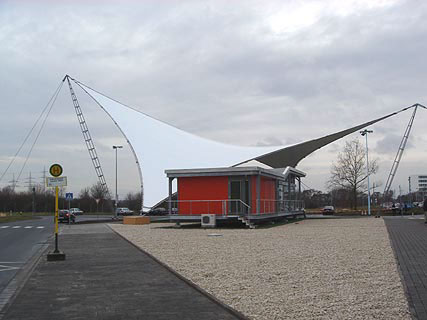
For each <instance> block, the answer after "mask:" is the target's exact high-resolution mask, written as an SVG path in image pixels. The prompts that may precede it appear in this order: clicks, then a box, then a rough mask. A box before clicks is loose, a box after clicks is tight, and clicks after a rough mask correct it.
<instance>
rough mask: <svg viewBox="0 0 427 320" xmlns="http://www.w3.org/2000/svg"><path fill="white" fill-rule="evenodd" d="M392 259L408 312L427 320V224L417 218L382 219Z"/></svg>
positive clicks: (420, 218) (421, 218)
mask: <svg viewBox="0 0 427 320" xmlns="http://www.w3.org/2000/svg"><path fill="white" fill-rule="evenodd" d="M384 221H385V224H386V226H387V230H388V232H389V235H390V239H391V243H392V247H393V250H394V253H395V255H396V258H397V261H398V264H399V268H400V272H401V277H402V281H403V283H404V287H405V293H406V295H407V298H408V304H409V309H410V310H411V313H412V315H413V316H414V318H415V319H420V320H421V319H427V224H424V219H423V217H421V216H416V217H404V218H401V217H393V218H384Z"/></svg>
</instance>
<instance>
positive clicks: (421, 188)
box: [409, 174, 427, 192]
mask: <svg viewBox="0 0 427 320" xmlns="http://www.w3.org/2000/svg"><path fill="white" fill-rule="evenodd" d="M409 183H410V189H411V190H410V191H411V192H426V191H427V174H420V175H411V176H409Z"/></svg>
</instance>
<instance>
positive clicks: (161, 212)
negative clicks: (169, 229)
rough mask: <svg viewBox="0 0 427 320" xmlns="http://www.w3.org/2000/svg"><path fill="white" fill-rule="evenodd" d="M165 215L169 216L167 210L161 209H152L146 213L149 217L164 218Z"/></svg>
mask: <svg viewBox="0 0 427 320" xmlns="http://www.w3.org/2000/svg"><path fill="white" fill-rule="evenodd" d="M167 214H169V212H168V210H166V209H165V208H162V207H158V208H154V209H152V210H150V211H149V213H148V215H150V216H165V215H167Z"/></svg>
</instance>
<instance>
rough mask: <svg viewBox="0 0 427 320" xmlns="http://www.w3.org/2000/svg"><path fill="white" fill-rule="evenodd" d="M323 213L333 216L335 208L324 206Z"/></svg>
mask: <svg viewBox="0 0 427 320" xmlns="http://www.w3.org/2000/svg"><path fill="white" fill-rule="evenodd" d="M322 212H323V213H326V214H333V213H335V208H334V206H324V207H323V209H322Z"/></svg>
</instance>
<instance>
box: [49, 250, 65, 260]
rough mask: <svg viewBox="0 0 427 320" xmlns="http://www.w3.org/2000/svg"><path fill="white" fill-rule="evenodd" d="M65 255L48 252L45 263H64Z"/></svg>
mask: <svg viewBox="0 0 427 320" xmlns="http://www.w3.org/2000/svg"><path fill="white" fill-rule="evenodd" d="M64 260H65V253H64V252H61V251H59V252H53V251H52V252H49V253H48V254H47V261H64Z"/></svg>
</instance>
